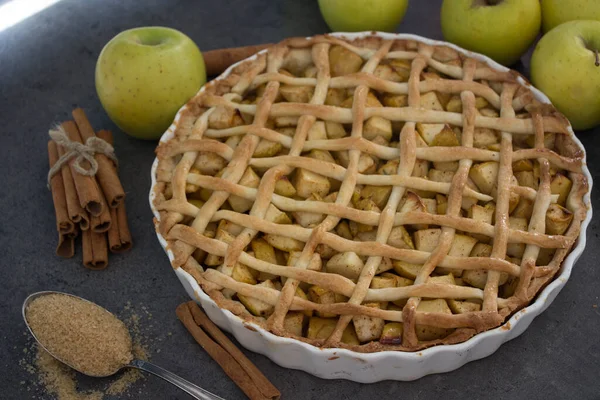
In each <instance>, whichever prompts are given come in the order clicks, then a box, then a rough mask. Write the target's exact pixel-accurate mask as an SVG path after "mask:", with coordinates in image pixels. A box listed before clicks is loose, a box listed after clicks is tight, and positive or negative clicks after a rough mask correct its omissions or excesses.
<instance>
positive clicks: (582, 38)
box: [531, 21, 600, 129]
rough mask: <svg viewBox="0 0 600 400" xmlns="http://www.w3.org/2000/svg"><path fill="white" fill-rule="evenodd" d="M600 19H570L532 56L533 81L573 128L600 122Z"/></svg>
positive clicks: (541, 44) (536, 48) (590, 126)
mask: <svg viewBox="0 0 600 400" xmlns="http://www.w3.org/2000/svg"><path fill="white" fill-rule="evenodd" d="M599 50H600V21H570V22H565V23H564V24H561V25H559V26H557V27H556V28H554V29H552V30H551V31H550V32H548V33H547V34H545V35H544V37H542V39H541V40H540V41H539V42H538V44H537V46H536V47H535V50H534V51H533V55H532V57H531V81H532V82H533V84H534V85H535V86H536V87H537V88H538V89H540V90H541V91H543V92H544V93H545V94H546V95H547V96H548V97H549V98H550V100H551V101H552V104H554V106H555V107H556V108H557V109H558V110H559V111H560V112H562V113H563V114H564V115H565V116H566V117H567V118H568V119H569V121H571V125H573V128H574V129H588V128H592V127H594V126H596V125H598V124H600V95H599V93H600V60H599V59H598V51H599Z"/></svg>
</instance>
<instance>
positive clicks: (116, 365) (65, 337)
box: [22, 291, 223, 400]
mask: <svg viewBox="0 0 600 400" xmlns="http://www.w3.org/2000/svg"><path fill="white" fill-rule="evenodd" d="M22 312H23V319H24V320H25V324H26V325H27V328H28V329H29V331H30V332H31V334H32V336H33V338H34V339H35V340H36V341H37V342H38V344H39V345H40V346H42V347H43V348H44V349H45V350H46V351H47V352H48V353H49V354H50V355H51V356H53V357H54V358H56V359H57V360H59V361H60V362H62V363H64V364H66V365H68V366H69V367H71V368H73V369H74V370H76V371H79V372H81V373H82V374H85V375H88V376H92V377H107V376H111V375H114V374H116V373H117V372H118V371H119V370H121V369H123V368H137V369H140V370H142V371H146V372H149V373H151V374H153V375H156V376H158V377H160V378H162V379H164V380H166V381H167V382H170V383H172V384H173V385H175V386H177V387H178V388H180V389H181V390H183V391H185V392H186V393H188V394H189V395H191V396H192V397H194V398H196V399H201V400H219V399H220V400H223V399H222V398H221V397H219V396H216V395H214V394H212V393H210V392H208V391H206V390H204V389H202V388H200V387H198V386H196V385H194V384H193V383H191V382H188V381H186V380H185V379H183V378H181V377H179V376H177V375H175V374H173V373H171V372H169V371H167V370H165V369H163V368H161V367H159V366H157V365H154V364H151V363H149V362H147V361H144V360H136V359H134V357H133V348H132V340H131V336H130V334H129V331H128V330H127V327H126V326H125V324H123V322H122V321H121V320H119V319H118V318H117V317H116V316H115V315H113V314H112V313H110V312H109V311H108V310H106V309H104V308H102V307H100V306H99V305H97V304H95V303H92V302H90V301H88V300H85V299H83V298H81V297H77V296H74V295H71V294H67V293H61V292H53V291H44V292H37V293H33V294H31V295H30V296H28V297H27V298H26V299H25V301H24V302H23V309H22Z"/></svg>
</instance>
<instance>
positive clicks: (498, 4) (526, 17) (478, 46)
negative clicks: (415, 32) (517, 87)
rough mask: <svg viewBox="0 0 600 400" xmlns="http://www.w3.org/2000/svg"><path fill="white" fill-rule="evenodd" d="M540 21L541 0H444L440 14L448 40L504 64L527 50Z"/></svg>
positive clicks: (513, 61)
mask: <svg viewBox="0 0 600 400" xmlns="http://www.w3.org/2000/svg"><path fill="white" fill-rule="evenodd" d="M541 19H542V16H541V10H540V2H539V0H444V2H443V3H442V11H441V22H442V33H443V34H444V38H445V39H446V40H448V41H449V42H452V43H455V44H457V45H459V46H460V47H464V48H465V49H468V50H472V51H476V52H478V53H482V54H485V55H487V56H489V57H491V58H493V59H494V60H496V61H497V62H499V63H500V64H504V65H511V64H513V63H515V62H516V61H517V60H518V59H519V58H520V57H521V55H523V53H525V51H527V48H528V47H529V46H530V45H531V44H532V43H533V41H534V40H535V38H536V36H537V34H538V32H539V31H540V24H541Z"/></svg>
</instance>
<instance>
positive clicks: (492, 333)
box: [150, 32, 592, 383]
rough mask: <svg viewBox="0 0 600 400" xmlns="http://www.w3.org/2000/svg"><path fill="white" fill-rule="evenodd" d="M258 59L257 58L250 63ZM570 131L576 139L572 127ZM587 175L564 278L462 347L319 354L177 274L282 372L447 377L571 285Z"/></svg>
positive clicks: (222, 322)
mask: <svg viewBox="0 0 600 400" xmlns="http://www.w3.org/2000/svg"><path fill="white" fill-rule="evenodd" d="M332 35H333V36H339V37H345V38H348V39H356V38H361V37H364V36H370V35H377V36H380V37H382V38H385V39H411V40H417V41H421V42H424V43H427V44H430V45H445V46H449V47H452V48H454V49H456V50H457V51H459V52H462V53H463V54H465V55H467V56H469V57H472V58H476V59H479V60H482V61H485V62H487V63H488V64H490V65H491V66H492V67H494V68H496V69H499V70H507V68H506V67H503V66H501V65H499V64H497V63H496V62H494V61H493V60H491V59H489V58H487V57H485V56H483V55H480V54H476V53H472V52H469V51H466V50H464V49H461V48H459V47H457V46H454V45H452V44H449V43H446V42H440V41H434V40H430V39H426V38H423V37H421V36H417V35H410V34H389V33H380V32H378V33H374V32H361V33H335V34H332ZM264 51H265V50H263V52H264ZM255 57H256V56H253V57H250V58H249V59H253V58H255ZM238 64H239V63H238ZM238 64H235V65H232V66H231V67H229V68H228V69H227V70H226V71H225V72H224V73H223V74H222V75H221V77H224V76H227V75H229V74H230V72H231V71H232V69H233V68H234V67H235V66H236V65H238ZM519 79H520V83H525V81H524V80H523V79H522V78H519ZM203 90H204V88H202V89H200V93H201V92H202V91H203ZM531 90H532V92H533V94H534V96H535V97H536V98H537V100H539V101H541V102H544V103H550V100H549V99H548V98H547V97H546V96H545V95H544V94H543V93H542V92H540V91H539V90H537V89H535V88H533V87H531ZM185 107H186V106H185V105H184V106H183V107H182V109H181V110H180V111H179V112H178V113H177V115H176V117H175V120H174V122H173V124H172V125H171V126H170V127H169V129H168V130H167V131H166V132H165V133H164V135H163V136H162V138H161V142H165V141H168V140H170V139H171V138H172V137H173V134H174V131H175V127H176V125H177V122H178V120H179V118H180V115H181V111H182V110H183V109H184V108H185ZM569 131H570V132H571V133H573V132H572V129H571V127H570V126H569ZM574 140H575V142H576V143H577V144H578V145H579V146H580V147H581V148H582V149H583V145H582V144H581V142H580V141H579V140H578V139H577V138H576V137H574ZM157 165H158V160H157V159H155V160H154V163H153V165H152V170H151V178H152V187H151V190H150V207H151V209H152V212H153V213H154V216H155V217H156V218H157V219H159V213H158V211H157V210H156V209H155V208H154V190H153V189H154V186H155V184H156V168H157ZM583 174H584V175H585V176H586V178H587V180H588V182H589V189H588V192H587V193H586V194H585V196H584V203H585V204H586V205H587V206H588V210H589V211H588V213H587V216H586V218H585V220H584V221H583V222H582V224H581V233H580V236H579V239H578V240H577V242H576V243H575V246H574V247H573V249H572V251H571V253H570V254H569V255H568V256H567V257H566V258H565V260H564V261H563V265H562V270H561V271H560V273H559V274H558V275H557V276H556V277H555V279H554V280H553V281H552V282H550V284H548V286H547V287H546V288H544V290H542V291H541V292H540V293H539V294H538V296H537V298H536V300H535V301H534V302H533V303H531V304H530V305H529V306H527V307H526V308H524V309H522V310H521V311H519V312H517V313H516V314H515V315H513V316H512V318H510V319H509V320H508V321H507V322H506V323H504V324H503V325H502V326H500V327H498V328H495V329H491V330H489V331H486V332H483V333H480V334H477V335H475V336H473V337H472V338H471V339H469V340H467V341H465V342H463V343H459V344H453V345H442V346H435V347H431V348H428V349H425V350H422V351H418V352H398V351H383V352H378V353H358V352H354V351H350V350H346V349H320V348H317V347H314V346H311V345H309V344H307V343H303V342H300V341H298V340H295V339H289V338H284V337H280V336H276V335H274V334H272V333H270V332H268V331H266V330H264V329H263V328H261V327H260V326H258V325H256V324H253V323H251V322H247V321H244V320H242V319H241V318H239V317H238V316H236V315H234V314H233V313H231V312H230V311H228V310H225V309H222V308H219V307H218V306H217V305H216V303H215V302H214V301H213V300H212V299H211V298H210V297H209V296H208V295H207V294H206V293H204V292H203V291H202V289H201V288H200V286H199V285H198V283H197V282H196V281H195V280H194V278H192V276H191V275H189V274H188V273H187V272H185V271H183V270H182V269H181V268H177V269H175V273H176V274H177V277H178V278H179V280H180V281H181V283H182V285H183V287H184V288H185V290H186V292H187V293H188V294H189V296H190V297H191V298H192V299H194V300H195V301H197V302H198V303H199V304H200V305H201V306H202V307H203V308H204V310H205V311H206V313H207V314H208V316H209V317H210V319H211V320H212V321H214V322H215V323H216V324H217V325H218V326H219V327H221V328H222V329H225V330H226V331H228V332H231V333H232V334H233V336H234V337H235V338H236V339H237V340H238V341H239V342H240V343H241V344H242V345H243V346H244V347H245V348H247V349H249V350H252V351H254V352H257V353H260V354H263V355H265V356H267V357H269V358H270V359H271V360H273V361H274V362H276V363H277V364H279V365H281V366H283V367H286V368H293V369H299V370H303V371H305V372H308V373H310V374H313V375H316V376H318V377H320V378H325V379H348V380H352V381H356V382H361V383H372V382H378V381H382V380H388V379H391V380H401V381H409V380H414V379H418V378H421V377H423V376H425V375H428V374H433V373H440V372H448V371H452V370H454V369H457V368H459V367H461V366H462V365H464V364H466V363H467V362H470V361H473V360H478V359H481V358H484V357H487V356H489V355H490V354H492V353H494V352H495V351H496V350H497V349H498V348H499V347H500V345H502V344H503V343H504V342H507V341H509V340H511V339H514V338H515V337H517V336H519V335H520V334H522V333H523V332H524V331H525V329H527V327H528V326H529V325H530V324H531V322H532V321H533V319H534V318H535V317H536V316H538V315H539V314H541V313H542V312H543V311H544V310H545V309H546V308H547V307H548V306H549V305H550V303H552V301H553V300H554V299H555V298H556V296H557V295H558V293H559V292H560V290H561V289H562V288H563V286H564V285H565V284H566V282H567V280H568V279H569V277H570V275H571V270H572V269H573V266H574V264H575V262H576V261H577V259H578V258H579V257H580V256H581V254H582V253H583V250H584V248H585V244H586V230H587V227H588V225H589V223H590V221H591V219H592V208H591V201H590V193H591V189H592V176H591V175H590V172H589V170H588V168H587V166H586V165H584V166H583ZM157 236H158V240H159V242H160V244H161V245H162V247H163V249H165V251H166V253H167V255H168V257H169V260H171V261H172V260H173V253H172V252H171V251H170V250H168V249H167V242H166V240H165V239H164V237H163V236H162V235H161V234H160V233H158V231H157Z"/></svg>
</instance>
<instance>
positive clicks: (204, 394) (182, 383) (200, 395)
mask: <svg viewBox="0 0 600 400" xmlns="http://www.w3.org/2000/svg"><path fill="white" fill-rule="evenodd" d="M48 294H62V295H66V296H71V297H74V298H76V299H79V300H83V301H87V302H88V303H92V302H91V301H89V300H86V299H83V298H81V297H78V296H74V295H72V294H69V293H62V292H54V291H44V292H37V293H33V294H31V295H29V296H28V297H27V298H26V299H25V301H24V302H23V309H22V313H23V320H25V325H27V329H29V332H31V335H32V336H33V338H34V339H35V340H36V341H37V342H38V344H39V345H40V346H42V348H44V350H46V351H47V352H48V354H50V355H51V356H52V357H54V358H56V359H57V360H58V361H60V362H62V363H63V364H66V365H68V366H69V367H71V368H73V369H74V370H76V371H79V370H78V369H77V368H75V367H73V366H72V365H70V364H69V363H67V362H65V361H64V360H61V359H60V358H59V357H57V356H56V355H55V354H52V352H50V350H48V349H47V348H46V347H45V346H44V345H43V344H42V343H41V342H40V341H39V339H38V338H37V337H36V336H35V332H33V330H32V329H31V327H30V326H29V322H28V321H27V317H26V315H25V312H26V309H27V306H28V305H29V303H31V302H32V301H33V300H34V299H36V298H38V297H40V296H45V295H48ZM92 304H94V305H96V306H98V305H97V304H95V303H92ZM98 307H100V306H98ZM101 308H102V307H101ZM106 312H109V311H108V310H106ZM115 318H117V317H116V316H115ZM130 351H131V352H133V349H130ZM123 368H137V369H140V370H142V371H146V372H149V373H151V374H153V375H156V376H158V377H159V378H162V379H164V380H165V381H167V382H170V383H172V384H173V385H175V386H177V387H178V388H180V389H181V390H183V391H184V392H186V393H188V394H189V395H190V396H192V397H194V398H195V399H200V400H224V399H223V398H221V397H219V396H217V395H215V394H212V393H210V392H209V391H207V390H204V389H202V388H201V387H198V386H196V385H194V384H193V383H191V382H188V381H186V380H185V379H183V378H181V377H179V376H177V375H175V374H174V373H172V372H169V371H167V370H166V369H163V368H161V367H159V366H157V365H154V364H152V363H149V362H148V361H143V360H132V361H131V362H130V363H129V364H127V365H123V366H121V367H120V368H119V369H118V370H116V371H115V372H114V373H112V374H110V375H114V374H116V373H117V372H118V371H120V370H121V369H123ZM79 372H81V373H82V374H85V375H88V374H86V373H85V372H82V371H79ZM110 375H107V376H110ZM88 376H93V375H88ZM96 377H98V378H103V377H105V376H96Z"/></svg>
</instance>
